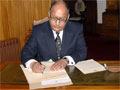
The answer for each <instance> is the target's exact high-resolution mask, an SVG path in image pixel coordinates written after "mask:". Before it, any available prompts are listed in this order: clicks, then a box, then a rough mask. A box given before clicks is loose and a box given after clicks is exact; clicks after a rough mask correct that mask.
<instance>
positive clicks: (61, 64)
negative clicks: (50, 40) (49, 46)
mask: <svg viewBox="0 0 120 90" xmlns="http://www.w3.org/2000/svg"><path fill="white" fill-rule="evenodd" d="M66 65H67V61H66V60H65V59H60V60H58V61H57V62H55V63H54V64H53V65H52V66H51V68H50V70H52V71H57V70H62V69H64V68H65V67H66Z"/></svg>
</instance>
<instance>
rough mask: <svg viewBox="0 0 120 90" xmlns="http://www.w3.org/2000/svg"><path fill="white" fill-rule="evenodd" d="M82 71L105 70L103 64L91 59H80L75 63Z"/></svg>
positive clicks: (85, 72)
mask: <svg viewBox="0 0 120 90" xmlns="http://www.w3.org/2000/svg"><path fill="white" fill-rule="evenodd" d="M75 66H76V67H77V68H78V69H79V70H80V71H81V72H82V73H84V74H89V73H94V72H99V71H104V70H106V69H105V67H104V66H102V65H101V64H99V63H98V62H96V61H95V60H93V59H90V60H86V61H80V62H78V63H77V64H76V65H75Z"/></svg>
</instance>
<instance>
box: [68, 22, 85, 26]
mask: <svg viewBox="0 0 120 90" xmlns="http://www.w3.org/2000/svg"><path fill="white" fill-rule="evenodd" d="M68 24H69V25H72V26H82V25H83V24H82V23H79V22H75V21H68Z"/></svg>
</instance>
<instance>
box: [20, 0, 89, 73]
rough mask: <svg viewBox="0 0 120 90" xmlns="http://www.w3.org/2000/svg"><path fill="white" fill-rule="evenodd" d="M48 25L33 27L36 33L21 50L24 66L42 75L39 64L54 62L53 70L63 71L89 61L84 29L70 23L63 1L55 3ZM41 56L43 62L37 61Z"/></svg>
mask: <svg viewBox="0 0 120 90" xmlns="http://www.w3.org/2000/svg"><path fill="white" fill-rule="evenodd" d="M48 18H49V21H48V22H45V23H42V24H39V25H37V26H34V27H33V30H32V31H33V32H32V35H31V37H30V39H29V40H28V42H27V43H26V45H25V46H24V48H23V50H22V56H21V59H22V63H23V65H24V66H25V67H27V68H30V69H31V70H32V71H33V72H36V73H41V72H43V71H44V69H45V66H44V65H42V64H40V62H39V61H48V60H50V59H52V60H53V61H55V63H54V64H53V65H52V66H51V68H50V69H51V70H53V71H54V70H61V69H64V68H65V67H66V65H74V64H75V63H77V62H78V61H80V60H84V59H85V58H86V53H87V49H86V44H85V40H84V36H83V26H82V25H81V24H79V23H75V22H74V23H73V22H70V21H68V19H69V10H68V8H67V6H66V4H65V2H63V1H57V2H54V3H53V4H52V6H51V8H50V11H49V16H48ZM36 55H39V57H40V60H39V61H37V60H35V59H34V58H35V56H36Z"/></svg>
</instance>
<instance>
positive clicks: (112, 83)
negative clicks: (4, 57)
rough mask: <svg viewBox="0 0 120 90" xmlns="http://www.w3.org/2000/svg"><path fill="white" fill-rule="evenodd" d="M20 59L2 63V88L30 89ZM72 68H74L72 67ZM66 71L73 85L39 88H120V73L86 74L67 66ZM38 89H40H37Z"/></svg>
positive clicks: (64, 89) (68, 89) (56, 89)
mask: <svg viewBox="0 0 120 90" xmlns="http://www.w3.org/2000/svg"><path fill="white" fill-rule="evenodd" d="M99 62H100V63H101V64H103V63H107V64H108V63H120V62H119V61H99ZM20 64H21V62H20V61H6V62H4V63H2V64H1V65H0V76H1V80H0V81H1V82H0V90H9V89H12V90H13V89H16V90H21V89H24V90H29V89H28V88H29V86H28V83H27V81H26V78H25V76H24V74H23V72H22V70H21V68H20V67H19V65H20ZM71 68H72V69H71ZM66 71H67V73H68V75H69V76H70V78H71V79H72V82H73V85H71V86H61V87H54V88H46V89H39V90H75V89H76V90H83V89H84V90H88V89H98V90H104V89H113V90H118V89H120V78H119V76H120V73H112V72H109V71H102V72H97V73H93V74H87V75H84V74H83V73H82V72H80V71H79V70H78V69H77V68H74V69H73V67H67V68H66ZM37 90H38V89H37Z"/></svg>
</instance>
